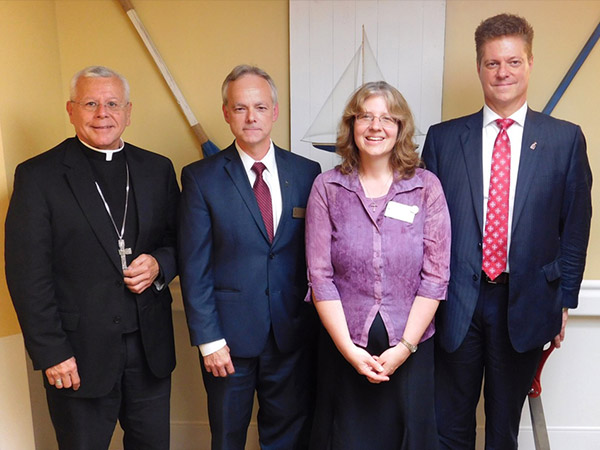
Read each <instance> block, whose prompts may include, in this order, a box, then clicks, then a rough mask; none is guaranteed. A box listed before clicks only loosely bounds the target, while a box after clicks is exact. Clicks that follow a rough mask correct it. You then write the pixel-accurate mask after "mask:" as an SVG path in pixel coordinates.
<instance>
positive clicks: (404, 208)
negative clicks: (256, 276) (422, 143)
mask: <svg viewBox="0 0 600 450" xmlns="http://www.w3.org/2000/svg"><path fill="white" fill-rule="evenodd" d="M384 201H385V204H386V206H387V208H386V207H383V208H377V212H375V213H373V211H372V209H371V207H370V206H371V203H372V202H371V199H368V198H367V197H366V196H365V193H364V191H363V189H362V186H361V184H360V181H359V179H358V173H357V172H353V173H351V174H350V175H343V174H342V173H340V172H339V171H338V170H337V169H332V170H329V171H327V172H325V173H323V174H321V175H319V176H318V177H317V178H316V180H315V182H314V184H313V187H312V191H311V193H310V197H309V199H308V205H307V210H306V257H307V262H308V280H309V283H308V285H309V291H308V294H307V296H306V301H311V298H313V296H314V299H315V300H316V301H323V300H341V302H342V306H343V309H344V313H345V316H346V321H347V323H348V329H349V331H350V337H351V338H352V341H353V342H354V343H355V344H356V345H359V346H362V347H365V346H366V345H367V341H368V336H369V330H370V328H371V325H372V323H373V320H374V319H375V316H376V315H377V313H378V312H379V314H380V315H381V318H382V319H383V323H384V325H385V328H386V330H387V333H388V336H389V340H390V346H394V345H396V344H398V342H400V339H401V338H402V335H403V333H404V328H405V326H406V321H407V320H408V314H409V312H410V309H411V307H412V304H413V302H414V300H415V296H417V295H419V296H423V297H427V298H431V299H438V300H444V299H445V298H446V291H447V288H448V278H449V276H450V267H449V266H450V216H449V214H448V206H447V205H446V199H445V197H444V192H443V191H442V186H441V184H440V182H439V180H438V179H437V177H436V176H435V175H434V174H433V173H431V172H428V171H426V170H424V169H417V170H416V173H415V175H414V176H413V177H412V178H411V179H409V180H395V181H394V182H393V183H392V185H391V187H390V190H389V192H388V194H387V195H386V196H385V200H384ZM390 203H391V205H390ZM415 207H416V208H415ZM417 208H418V210H417ZM415 211H416V213H415ZM411 220H412V223H411ZM434 331H435V327H434V323H433V321H432V322H431V324H429V326H428V327H427V329H426V330H425V333H424V334H423V337H422V338H421V341H424V340H426V339H428V338H429V337H431V336H432V335H433V333H434Z"/></svg>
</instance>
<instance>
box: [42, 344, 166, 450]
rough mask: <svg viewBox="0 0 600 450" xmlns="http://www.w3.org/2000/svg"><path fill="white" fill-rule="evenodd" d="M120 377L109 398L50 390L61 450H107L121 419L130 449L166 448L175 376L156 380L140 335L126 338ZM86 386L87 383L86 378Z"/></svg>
mask: <svg viewBox="0 0 600 450" xmlns="http://www.w3.org/2000/svg"><path fill="white" fill-rule="evenodd" d="M118 351H121V352H122V354H123V358H122V361H123V362H122V371H121V375H120V377H119V379H118V381H117V383H116V384H115V386H114V388H113V389H112V390H111V391H110V392H109V393H108V394H107V395H106V396H104V397H100V398H76V397H69V396H67V395H64V394H63V393H61V392H60V391H59V390H58V389H56V388H54V387H52V386H50V387H48V388H47V390H46V398H47V400H48V409H49V410H50V417H51V418H52V424H53V425H54V430H55V432H56V439H57V441H58V446H59V448H60V450H106V449H108V446H109V444H110V441H111V438H112V435H113V432H114V429H115V425H116V423H117V419H118V420H119V423H120V424H121V427H122V428H123V431H124V436H123V448H124V449H125V450H167V449H168V448H169V439H170V434H169V429H170V426H169V411H170V397H171V377H170V376H169V377H166V378H156V377H155V376H154V375H152V373H150V369H149V368H148V364H147V363H146V357H145V355H144V349H143V348H142V342H141V337H140V334H139V332H134V333H128V334H125V335H123V341H122V346H121V349H118ZM82 382H85V380H83V381H82Z"/></svg>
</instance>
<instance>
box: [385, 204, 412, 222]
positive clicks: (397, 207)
mask: <svg viewBox="0 0 600 450" xmlns="http://www.w3.org/2000/svg"><path fill="white" fill-rule="evenodd" d="M418 212H419V207H418V206H417V205H405V204H404V203H398V202H394V201H392V202H389V203H388V204H387V207H386V208H385V215H386V217H391V218H392V219H396V220H401V221H403V222H408V223H413V221H414V220H415V215H416V214H417V213H418Z"/></svg>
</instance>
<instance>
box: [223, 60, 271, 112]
mask: <svg viewBox="0 0 600 450" xmlns="http://www.w3.org/2000/svg"><path fill="white" fill-rule="evenodd" d="M244 75H256V76H258V77H261V78H263V79H264V80H266V81H267V83H269V87H270V88H271V99H272V100H273V105H276V104H277V86H275V82H274V81H273V78H271V76H270V75H269V74H268V73H267V72H265V71H264V70H262V69H261V68H259V67H256V66H250V65H248V64H240V65H239V66H235V67H234V68H233V70H232V71H231V72H229V75H227V77H226V78H225V81H223V85H222V86H221V97H223V105H225V106H227V88H228V87H229V83H231V82H232V81H235V80H237V79H238V78H241V77H243V76H244Z"/></svg>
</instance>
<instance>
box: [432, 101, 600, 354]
mask: <svg viewBox="0 0 600 450" xmlns="http://www.w3.org/2000/svg"><path fill="white" fill-rule="evenodd" d="M482 126H483V112H482V111H479V112H478V113H476V114H473V115H470V116H466V117H461V118H458V119H454V120H450V121H447V122H443V123H440V124H438V125H435V126H432V127H431V128H430V129H429V132H428V133H427V139H426V141H425V146H424V148H423V160H424V161H425V164H426V166H427V169H429V170H431V171H432V172H433V173H435V174H436V175H437V176H438V177H439V179H440V181H441V182H442V186H443V188H444V192H445V194H446V200H447V201H448V208H449V210H450V217H451V220H452V254H451V263H450V270H451V276H450V286H449V290H448V301H447V302H442V304H441V305H440V309H439V311H438V314H437V316H436V329H437V333H439V337H440V343H441V345H442V346H443V348H444V349H445V350H446V351H449V352H452V351H454V350H456V349H457V348H458V347H459V346H460V344H461V343H462V341H463V339H464V337H465V335H466V333H467V330H468V328H469V325H470V323H471V318H472V316H473V312H474V310H475V306H476V304H477V299H478V295H479V286H480V282H481V281H480V279H481V264H482V240H483V236H482V230H483V225H484V221H485V218H484V217H483V172H482V137H481V136H482ZM517 177H518V178H517V185H516V192H515V200H514V211H513V219H512V228H511V233H512V235H511V236H512V238H511V244H510V250H509V266H510V283H509V300H508V301H509V306H508V331H509V335H510V339H511V342H512V345H513V347H514V348H515V350H517V351H519V352H524V351H527V350H531V349H533V348H536V347H541V346H542V345H544V344H545V343H546V342H548V341H549V340H551V339H552V338H553V337H554V336H556V335H557V334H558V332H559V331H560V327H561V320H562V315H561V309H562V308H563V307H568V308H575V307H577V302H578V294H579V287H580V284H581V280H582V277H583V270H584V266H585V255H586V250H587V244H588V237H589V231H590V220H591V214H592V207H591V184H592V175H591V172H590V167H589V163H588V159H587V155H586V144H585V138H584V136H583V133H582V132H581V129H580V128H579V127H578V126H577V125H574V124H572V123H569V122H565V121H562V120H558V119H555V118H552V117H550V116H547V115H545V114H541V113H538V112H535V111H532V110H528V111H527V117H526V120H525V128H524V130H523V142H522V146H521V159H520V163H519V170H518V175H517Z"/></svg>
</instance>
